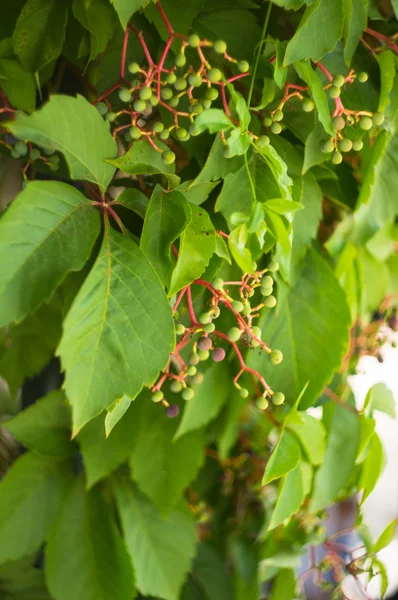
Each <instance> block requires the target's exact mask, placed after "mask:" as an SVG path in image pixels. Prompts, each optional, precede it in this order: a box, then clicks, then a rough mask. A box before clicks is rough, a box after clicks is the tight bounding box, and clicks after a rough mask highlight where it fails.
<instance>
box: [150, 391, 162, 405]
mask: <svg viewBox="0 0 398 600" xmlns="http://www.w3.org/2000/svg"><path fill="white" fill-rule="evenodd" d="M163 397H164V396H163V392H162V391H161V390H157V391H156V392H154V393H153V394H152V401H153V402H161V400H163Z"/></svg>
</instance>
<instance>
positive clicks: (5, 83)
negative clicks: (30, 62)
mask: <svg viewBox="0 0 398 600" xmlns="http://www.w3.org/2000/svg"><path fill="white" fill-rule="evenodd" d="M0 81H1V87H2V90H3V92H4V93H5V95H6V96H7V98H8V100H9V101H10V104H11V105H12V106H14V107H15V108H19V109H20V110H25V111H26V112H32V111H34V110H35V107H36V83H35V78H34V76H33V75H32V73H29V72H28V71H26V69H24V68H23V66H22V65H21V64H20V63H19V62H18V61H17V60H14V59H12V58H1V59H0Z"/></svg>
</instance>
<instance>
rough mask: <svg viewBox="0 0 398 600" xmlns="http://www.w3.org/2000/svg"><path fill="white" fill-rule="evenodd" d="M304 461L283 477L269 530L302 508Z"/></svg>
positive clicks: (303, 497)
mask: <svg viewBox="0 0 398 600" xmlns="http://www.w3.org/2000/svg"><path fill="white" fill-rule="evenodd" d="M301 465H302V461H301V460H300V461H299V463H298V464H297V466H296V467H295V468H294V469H293V470H292V471H290V472H289V473H288V474H287V475H286V477H284V478H283V480H282V482H281V484H280V488H279V493H278V499H277V501H276V505H275V508H274V510H273V511H272V515H271V521H270V524H269V526H268V530H270V529H275V527H278V525H281V524H282V523H283V522H284V521H286V520H287V519H290V517H292V516H293V515H294V514H295V513H296V512H297V511H298V510H299V508H300V506H301V505H302V503H303V502H304V499H305V495H306V494H305V489H304V483H303V472H302V466H301Z"/></svg>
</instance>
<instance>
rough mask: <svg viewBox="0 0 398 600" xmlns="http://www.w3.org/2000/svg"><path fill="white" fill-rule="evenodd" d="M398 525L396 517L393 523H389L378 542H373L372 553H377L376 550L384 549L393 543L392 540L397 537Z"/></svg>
mask: <svg viewBox="0 0 398 600" xmlns="http://www.w3.org/2000/svg"><path fill="white" fill-rule="evenodd" d="M397 525H398V519H394V520H393V521H391V523H389V525H387V527H386V528H385V529H384V531H383V533H382V534H381V535H380V537H379V539H378V540H377V542H375V543H374V544H373V546H372V553H374V554H376V552H380V550H383V548H385V547H386V546H388V545H389V544H391V542H392V541H393V539H394V538H395V534H396V531H397Z"/></svg>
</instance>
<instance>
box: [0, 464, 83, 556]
mask: <svg viewBox="0 0 398 600" xmlns="http://www.w3.org/2000/svg"><path fill="white" fill-rule="evenodd" d="M71 478H72V471H71V464H70V463H69V461H54V459H52V458H49V457H46V456H39V455H38V454H30V453H26V454H24V455H23V456H21V457H20V458H18V460H17V461H16V462H15V463H14V464H13V465H12V467H10V469H9V470H8V471H7V473H6V475H5V476H4V478H3V479H2V481H1V483H0V564H1V563H4V562H6V561H8V560H16V559H18V558H21V557H22V556H26V555H27V554H30V553H31V552H35V551H36V550H37V549H38V548H39V546H40V545H41V544H42V543H43V542H44V541H45V539H46V538H47V535H48V533H49V531H50V528H51V527H52V525H53V521H54V519H55V517H56V515H57V513H58V510H59V508H60V506H61V504H62V502H63V500H64V496H65V492H66V489H67V487H68V486H69V484H70V481H71Z"/></svg>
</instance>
